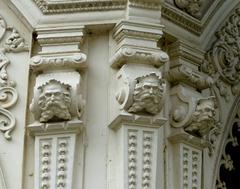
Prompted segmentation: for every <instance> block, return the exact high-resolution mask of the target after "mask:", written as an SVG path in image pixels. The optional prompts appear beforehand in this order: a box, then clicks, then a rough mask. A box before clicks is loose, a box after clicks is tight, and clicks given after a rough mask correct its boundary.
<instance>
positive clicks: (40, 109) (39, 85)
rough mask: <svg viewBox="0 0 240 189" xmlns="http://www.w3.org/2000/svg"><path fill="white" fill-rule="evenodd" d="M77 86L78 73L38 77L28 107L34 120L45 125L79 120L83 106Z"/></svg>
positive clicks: (50, 74)
mask: <svg viewBox="0 0 240 189" xmlns="http://www.w3.org/2000/svg"><path fill="white" fill-rule="evenodd" d="M79 84H80V74H79V73H78V72H62V73H48V74H41V75H39V76H38V77H37V79H36V85H35V88H34V97H33V100H32V103H31V105H30V109H31V111H32V113H33V114H34V117H35V120H36V121H39V122H43V123H46V122H56V121H69V120H73V119H79V118H80V117H81V115H82V111H83V106H84V102H83V99H82V96H81V94H80V88H79Z"/></svg>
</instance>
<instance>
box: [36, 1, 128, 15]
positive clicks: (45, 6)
mask: <svg viewBox="0 0 240 189" xmlns="http://www.w3.org/2000/svg"><path fill="white" fill-rule="evenodd" d="M34 1H35V3H36V4H37V6H38V7H39V8H40V9H41V11H42V12H43V13H44V14H54V13H71V12H80V11H81V12H82V11H106V10H116V9H123V8H125V6H126V0H101V1H98V0H94V1H92V0H90V1H89V0H84V1H71V2H69V1H67V0H60V1H58V2H55V1H51V0H34Z"/></svg>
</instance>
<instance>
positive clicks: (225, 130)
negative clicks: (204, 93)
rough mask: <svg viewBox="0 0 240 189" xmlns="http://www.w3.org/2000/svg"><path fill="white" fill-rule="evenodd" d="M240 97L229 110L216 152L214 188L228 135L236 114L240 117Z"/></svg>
mask: <svg viewBox="0 0 240 189" xmlns="http://www.w3.org/2000/svg"><path fill="white" fill-rule="evenodd" d="M239 105H240V97H237V98H236V99H235V100H234V102H233V106H232V108H231V109H230V111H229V115H228V118H227V121H226V124H225V125H224V127H223V135H222V137H221V138H220V139H219V140H220V141H221V142H220V145H219V148H218V151H217V152H216V154H217V155H216V157H217V158H216V161H215V162H216V163H215V166H214V167H215V170H214V172H213V182H212V187H211V188H213V189H215V188H216V181H217V179H218V176H219V172H220V166H221V161H222V155H223V154H224V153H225V146H226V142H227V140H228V136H229V133H230V131H231V129H232V125H233V123H234V120H235V117H236V115H239V117H240V107H239Z"/></svg>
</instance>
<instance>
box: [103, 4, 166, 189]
mask: <svg viewBox="0 0 240 189" xmlns="http://www.w3.org/2000/svg"><path fill="white" fill-rule="evenodd" d="M148 3H149V4H148ZM148 3H145V2H144V1H133V0H130V1H129V3H128V9H127V16H126V19H125V20H123V21H121V22H119V23H118V24H117V25H116V26H115V28H114V29H113V32H112V37H113V38H110V41H111V43H110V45H112V46H113V48H112V52H110V53H111V54H112V56H111V59H110V64H111V66H112V68H113V72H114V73H113V78H112V83H111V86H112V87H111V91H110V102H111V103H110V114H109V115H110V124H109V128H110V131H109V132H110V133H109V141H108V142H109V154H108V183H109V184H108V188H109V189H142V188H144V189H147V188H152V189H156V188H159V187H160V186H163V177H162V175H163V174H160V172H162V171H163V153H162V151H163V145H162V140H163V131H162V130H160V128H161V126H163V124H164V123H165V122H166V118H165V115H164V113H163V104H164V96H165V92H166V83H165V81H164V80H163V78H162V73H161V69H160V68H161V66H162V65H163V64H164V63H165V62H167V61H168V55H167V54H166V53H165V52H163V51H162V50H161V49H160V48H159V47H158V46H157V42H158V40H159V39H160V38H161V36H162V28H163V27H162V25H161V24H160V23H159V19H160V18H159V16H160V3H159V2H158V1H149V2H148ZM149 12H151V14H148V13H149ZM150 15H151V16H150ZM153 15H155V16H156V17H155V18H154V16H153ZM160 175H161V176H160Z"/></svg>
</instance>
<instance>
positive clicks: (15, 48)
mask: <svg viewBox="0 0 240 189" xmlns="http://www.w3.org/2000/svg"><path fill="white" fill-rule="evenodd" d="M4 50H5V51H6V52H21V51H25V50H28V47H27V46H26V44H25V41H24V39H23V38H22V37H21V36H20V34H19V33H18V31H17V30H16V29H15V28H12V33H11V34H10V35H9V36H8V38H7V39H6V41H5V44H4Z"/></svg>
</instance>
